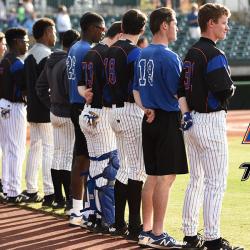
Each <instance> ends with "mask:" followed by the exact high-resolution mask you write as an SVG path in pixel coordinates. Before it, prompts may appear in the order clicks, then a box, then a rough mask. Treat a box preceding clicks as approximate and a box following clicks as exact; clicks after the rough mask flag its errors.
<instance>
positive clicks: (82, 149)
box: [70, 103, 89, 157]
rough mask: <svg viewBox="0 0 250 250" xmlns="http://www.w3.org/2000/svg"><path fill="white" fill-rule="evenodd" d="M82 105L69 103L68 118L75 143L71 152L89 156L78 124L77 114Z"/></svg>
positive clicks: (80, 110) (79, 112) (85, 141)
mask: <svg viewBox="0 0 250 250" xmlns="http://www.w3.org/2000/svg"><path fill="white" fill-rule="evenodd" d="M83 107H84V105H83V104H76V103H74V104H71V110H70V118H71V121H72V123H73V125H74V129H75V144H74V152H73V154H74V156H81V155H84V156H86V157H89V152H88V147H87V140H86V138H85V135H84V134H83V132H82V130H81V127H80V125H79V115H80V114H81V112H82V110H83Z"/></svg>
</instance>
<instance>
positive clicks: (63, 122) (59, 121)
mask: <svg viewBox="0 0 250 250" xmlns="http://www.w3.org/2000/svg"><path fill="white" fill-rule="evenodd" d="M50 120H51V124H52V127H53V138H54V155H53V161H52V167H51V168H52V169H55V170H67V171H71V167H72V159H73V147H74V142H75V133H74V126H73V123H72V122H71V119H70V118H67V117H59V116H56V115H54V114H52V113H50Z"/></svg>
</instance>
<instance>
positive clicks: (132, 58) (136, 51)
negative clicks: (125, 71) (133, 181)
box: [128, 47, 141, 64]
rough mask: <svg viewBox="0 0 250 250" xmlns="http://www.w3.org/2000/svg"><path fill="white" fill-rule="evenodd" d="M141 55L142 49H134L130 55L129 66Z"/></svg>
mask: <svg viewBox="0 0 250 250" xmlns="http://www.w3.org/2000/svg"><path fill="white" fill-rule="evenodd" d="M140 54H141V49H140V48H138V47H135V48H134V49H132V50H131V51H130V52H129V54H128V64H129V63H132V62H134V61H135V60H136V59H137V58H138V57H139V55H140Z"/></svg>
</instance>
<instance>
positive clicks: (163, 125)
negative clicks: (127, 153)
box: [142, 110, 188, 176]
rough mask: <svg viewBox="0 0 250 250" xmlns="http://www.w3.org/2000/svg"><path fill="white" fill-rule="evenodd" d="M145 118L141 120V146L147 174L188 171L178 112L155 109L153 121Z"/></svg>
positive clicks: (169, 173)
mask: <svg viewBox="0 0 250 250" xmlns="http://www.w3.org/2000/svg"><path fill="white" fill-rule="evenodd" d="M146 119H147V118H146V117H145V116H144V118H143V121H142V147H143V155H144V162H145V169H146V173H147V175H157V176H159V175H171V174H186V173H188V164H187V157H186V151H185V146H184V140H183V133H182V131H181V130H180V122H181V119H180V112H166V111H163V110H155V119H154V121H153V122H152V123H147V122H146Z"/></svg>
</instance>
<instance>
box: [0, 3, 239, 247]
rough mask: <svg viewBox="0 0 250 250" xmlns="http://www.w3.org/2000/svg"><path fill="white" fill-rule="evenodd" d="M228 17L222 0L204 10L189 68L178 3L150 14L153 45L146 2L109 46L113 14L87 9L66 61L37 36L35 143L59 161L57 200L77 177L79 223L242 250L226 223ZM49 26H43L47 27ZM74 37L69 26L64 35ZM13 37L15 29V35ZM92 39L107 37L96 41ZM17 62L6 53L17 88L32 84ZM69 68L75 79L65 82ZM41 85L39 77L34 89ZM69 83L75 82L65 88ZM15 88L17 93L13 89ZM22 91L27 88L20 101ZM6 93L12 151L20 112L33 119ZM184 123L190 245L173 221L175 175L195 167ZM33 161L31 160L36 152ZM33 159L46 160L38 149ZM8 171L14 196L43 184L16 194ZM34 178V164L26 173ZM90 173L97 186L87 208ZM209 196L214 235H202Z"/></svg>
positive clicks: (32, 96)
mask: <svg viewBox="0 0 250 250" xmlns="http://www.w3.org/2000/svg"><path fill="white" fill-rule="evenodd" d="M229 17H230V11H229V10H228V9H227V8H226V7H224V6H221V5H218V4H206V5H204V6H202V7H201V8H200V11H199V25H200V27H201V31H202V37H201V39H200V40H199V41H198V42H197V43H196V44H195V45H194V46H192V48H191V49H190V50H189V52H188V54H187V56H186V58H185V61H184V63H183V65H182V62H181V59H180V58H179V57H178V55H176V54H175V53H174V52H172V51H171V50H170V49H169V48H168V44H169V43H170V42H173V41H175V40H176V38H177V30H178V28H177V21H176V17H175V13H174V11H173V10H172V9H169V8H160V9H157V10H155V11H153V12H152V13H151V15H150V21H149V25H150V30H151V32H152V34H153V40H152V43H151V44H150V45H149V46H148V47H147V48H146V49H143V50H142V51H141V50H140V49H139V48H138V47H136V45H135V44H136V42H137V40H138V38H139V36H140V35H141V34H142V33H143V32H144V29H145V25H146V20H147V18H146V15H145V14H143V13H142V12H141V11H139V10H129V11H128V12H126V13H125V14H124V15H123V18H122V23H119V22H118V23H114V24H113V25H112V26H111V27H110V29H109V30H108V32H107V34H106V37H105V38H104V39H103V40H102V42H101V43H98V42H99V41H100V40H101V39H102V38H103V35H104V31H105V23H104V20H103V18H102V17H101V16H100V15H98V14H96V13H92V12H87V13H85V14H84V15H83V16H82V18H81V20H80V26H81V40H80V41H78V42H76V43H75V44H74V45H73V46H72V47H71V48H70V50H69V52H68V55H67V53H64V56H63V60H60V59H59V57H60V56H61V55H60V53H62V51H58V52H54V53H53V54H52V55H51V56H50V58H49V59H48V60H47V62H46V64H45V62H43V60H42V59H44V58H45V57H46V56H44V54H42V53H41V51H40V50H39V46H41V44H40V43H39V40H37V43H36V44H35V45H34V46H33V48H32V49H31V50H30V51H29V52H28V55H27V57H26V59H25V64H24V70H25V81H26V84H27V85H28V90H27V97H28V98H27V111H28V121H29V122H30V126H31V149H30V150H31V152H32V154H33V155H34V154H35V152H36V154H37V155H38V153H39V145H36V144H38V141H39V143H42V144H43V155H44V162H43V166H44V165H46V164H48V165H49V164H51V163H50V162H51V161H52V162H53V163H52V165H50V166H52V167H51V176H52V181H53V185H54V187H53V188H54V190H53V191H52V190H51V191H48V192H47V193H46V191H47V190H49V189H45V182H46V181H48V182H49V172H48V176H47V179H45V178H44V192H45V198H44V199H45V200H44V201H46V198H47V197H52V192H54V195H53V199H54V198H55V201H56V202H57V203H60V202H62V201H63V197H62V192H61V186H62V185H64V189H65V194H66V199H68V198H69V193H70V190H69V189H68V190H67V188H69V185H67V184H69V183H70V178H71V193H72V196H73V208H72V209H71V216H70V224H75V225H77V224H81V226H83V227H88V228H90V229H91V230H93V231H96V230H97V231H98V230H101V231H102V232H103V233H106V232H108V233H111V234H115V235H124V234H125V233H126V238H127V239H129V240H137V239H138V237H139V244H140V245H144V246H150V247H154V248H160V249H169V248H182V247H183V248H190V249H191V248H192V249H243V248H239V247H238V248H236V247H232V246H230V245H229V243H228V242H227V241H226V240H224V239H222V238H221V237H220V231H219V218H220V211H221V204H222V196H223V193H224V190H225V185H226V175H227V142H226V127H225V117H226V115H225V114H226V112H225V111H226V110H227V100H228V98H229V97H230V96H232V95H233V93H234V86H233V83H232V80H231V78H230V73H229V68H228V64H227V60H226V57H225V55H224V53H223V52H222V51H220V50H218V49H217V48H216V42H217V41H218V40H222V39H224V38H225V36H226V33H227V32H228V30H229V28H228V24H227V22H228V18H229ZM46 21H48V20H47V19H46ZM34 27H35V25H34ZM34 27H33V31H34V30H35V28H34ZM41 30H42V28H39V31H40V33H42V32H41ZM45 30H46V31H47V30H48V31H50V33H49V34H48V37H47V40H48V41H51V40H50V39H49V38H51V37H52V36H51V35H52V34H53V35H54V34H55V32H54V26H53V25H52V24H50V25H49V28H47V29H45ZM9 32H10V31H9ZM10 33H11V32H10ZM16 33H17V32H15V34H16ZM33 33H34V32H33ZM45 33H46V32H45ZM43 34H44V33H43ZM74 34H75V33H74ZM12 36H15V35H13V34H12ZM69 36H70V35H69V34H67V35H65V39H66V37H69ZM9 37H10V35H9V33H7V32H6V40H7V43H8V38H9ZM34 37H35V38H36V36H35V35H34ZM19 39H20V40H21V41H23V42H25V41H27V40H26V37H25V35H24V34H22V35H20V37H14V38H12V43H10V44H15V46H14V48H16V47H18V46H20V47H22V46H21V44H19V43H18V42H19ZM75 39H76V40H77V38H76V37H75ZM9 40H11V39H9ZM13 41H15V42H13ZM91 43H98V44H97V45H96V46H95V47H93V48H91ZM10 44H9V43H8V45H10ZM47 45H50V46H51V44H47ZM23 46H24V45H23ZM23 48H24V47H23ZM23 50H24V49H23ZM37 51H39V52H37ZM5 57H7V56H5ZM60 58H62V57H60ZM11 59H12V58H11V57H9V58H7V59H6V60H5V62H6V63H7V64H8V66H9V68H10V72H11V73H14V74H12V75H15V76H18V77H17V79H16V80H15V81H16V82H14V85H16V86H19V87H20V88H22V86H21V85H18V84H17V82H18V81H20V82H22V81H21V77H22V76H21V75H18V73H19V71H20V72H22V71H23V70H22V66H23V65H21V63H20V62H19V60H16V61H18V62H16V61H14V63H13V62H12V61H13V60H12V61H11ZM3 61H4V60H3ZM3 61H2V62H3ZM35 62H36V63H35ZM58 62H60V63H58ZM13 65H14V66H13ZM34 66H36V67H34ZM31 68H32V69H31ZM41 69H43V70H41ZM39 70H40V71H39ZM64 71H65V72H67V74H66V73H63V72H64ZM40 73H41V74H40ZM27 76H29V78H27ZM65 76H67V79H68V81H67V79H63V77H65ZM34 79H35V80H36V81H35V83H34ZM180 79H181V81H180ZM221 79H223V81H222V80H221ZM11 80H12V82H13V81H14V80H13V78H12V79H11ZM31 82H33V86H29V85H31V84H28V83H31ZM180 82H181V84H180ZM56 83H57V84H56ZM62 83H65V84H64V85H63V86H62ZM67 84H68V85H69V88H68V87H67V86H68V85H67ZM68 89H69V91H68ZM21 90H22V89H21ZM21 90H20V91H21ZM6 93H10V94H13V91H12V92H11V91H9V92H7V91H6ZM18 93H19V92H18V91H17V88H16V89H15V95H14V97H15V98H18ZM67 96H69V99H70V104H69V102H68V99H67ZM5 97H8V98H9V96H4V98H3V96H1V98H2V99H1V100H4V102H6V101H7V104H6V103H4V104H5V105H6V106H5V109H4V111H6V110H8V108H9V106H7V105H10V109H11V111H10V112H9V116H8V117H5V119H1V122H3V123H6V124H7V125H6V124H4V125H3V126H2V127H1V128H2V129H5V130H4V133H2V134H3V135H4V140H3V141H4V145H3V152H4V151H5V148H6V143H9V145H10V146H8V150H11V147H12V146H13V140H11V139H13V135H12V136H9V137H8V135H9V134H10V133H11V134H12V133H13V130H17V129H16V128H13V129H12V131H11V132H10V133H9V129H10V128H11V127H12V126H14V127H15V126H16V119H17V118H18V119H20V121H19V123H18V124H19V125H20V124H22V127H23V125H24V123H25V122H24V121H23V120H22V119H23V113H25V112H24V105H23V103H20V100H19V99H17V100H14V101H13V99H11V100H9V99H8V98H5ZM11 97H13V95H12V96H11ZM83 97H84V99H83ZM178 99H179V103H178ZM84 100H85V101H86V104H85V106H84V102H85V101H84ZM39 105H40V106H41V107H40V109H39V108H38V106H39ZM179 106H180V107H181V111H182V114H183V120H182V123H181V120H180V109H179ZM45 108H47V111H48V110H50V117H49V113H48V112H47V113H45V112H43V111H44V110H45ZM32 111H33V112H32ZM18 114H19V115H18ZM21 115H22V116H21ZM12 116H14V117H13V118H12ZM47 119H50V120H51V122H52V125H53V137H54V157H49V155H51V151H52V152H53V146H52V148H49V145H52V143H50V142H49V140H51V138H53V137H52V136H50V135H51V132H50V130H51V127H50V128H49V126H47V125H49V123H48V120H47ZM24 120H25V119H24ZM71 121H72V122H71ZM19 125H18V126H19ZM4 126H5V127H4ZM180 127H181V128H182V130H180ZM183 130H184V131H185V132H184V136H185V142H186V145H187V152H188V156H189V161H190V174H191V177H190V183H189V185H188V188H187V191H186V196H185V201H184V208H183V231H184V234H185V237H184V242H185V243H184V244H183V243H182V244H180V243H178V242H177V241H175V240H174V239H173V238H172V237H171V236H169V235H168V234H167V233H165V232H164V231H163V222H164V217H165V212H166V207H167V204H168V196H169V192H170V188H171V186H172V184H173V182H174V180H175V177H176V175H177V174H185V173H187V172H188V168H187V159H186V153H185V147H184V140H183ZM15 133H16V136H15V137H14V138H15V145H18V144H17V143H16V141H18V140H19V137H22V138H21V139H23V136H21V135H22V134H21V133H20V130H18V132H15ZM10 137H12V138H10ZM48 137H50V138H48ZM34 138H35V139H34ZM7 139H8V141H7ZM21 139H20V141H21ZM22 142H23V141H22ZM73 145H74V156H72V151H73ZM32 147H33V151H32ZM117 149H118V151H117ZM12 152H13V151H11V153H12ZM30 154H31V153H30ZM4 156H5V153H4ZM118 156H119V157H118ZM15 157H17V156H16V155H15ZM72 157H73V164H72V171H71V174H70V170H71V161H70V159H72ZM12 158H13V153H12V156H10V157H8V158H7V161H6V162H5V164H8V167H9V166H10V165H11V162H12V161H13V160H12ZM29 158H31V159H30V161H32V157H29ZM29 158H28V159H29ZM52 158H53V160H52ZM3 159H5V157H4V158H3ZM33 161H34V165H36V164H37V158H35V159H33ZM28 162H29V160H28ZM12 164H13V163H12ZM27 167H28V165H27ZM11 169H12V171H13V167H12V168H10V167H9V170H11ZM30 169H32V168H30ZM145 170H146V171H145ZM48 171H50V168H49V170H48ZM9 173H11V174H10V175H9V176H8V178H9V187H8V191H7V195H8V197H9V199H10V200H11V198H13V199H17V198H18V199H22V198H23V197H25V196H26V198H27V196H28V198H30V197H35V198H36V199H38V198H39V197H38V196H37V188H36V187H35V188H34V189H33V190H32V189H29V188H28V185H27V192H26V193H25V195H19V194H20V192H16V193H15V194H17V196H15V195H13V193H11V191H12V189H11V188H12V186H11V185H12V184H10V180H11V178H13V177H10V176H11V175H12V174H13V172H10V171H9ZM146 174H147V176H146ZM28 175H29V173H27V171H26V179H27V176H28ZM44 176H46V175H44ZM87 176H88V178H86V177H87ZM16 177H19V176H18V175H16ZM33 178H35V176H34V175H33ZM45 180H46V181H45ZM145 180H146V181H145ZM84 181H85V182H87V184H86V185H85V186H86V187H87V189H88V192H86V193H87V196H88V198H87V199H86V200H87V201H86V202H85V209H84V208H83V187H84ZM144 181H145V184H144V186H143V183H144ZM50 183H51V182H50ZM27 184H28V183H27ZM65 187H66V188H65ZM9 190H10V191H9ZM204 196H205V197H206V199H203V198H204ZM13 199H12V200H13ZM23 199H25V198H23ZM48 200H49V199H47V201H48ZM141 200H142V217H143V228H142V227H141V219H140V205H141ZM202 201H203V208H204V238H202V237H200V235H199V234H197V230H198V228H197V227H198V212H199V208H200V205H201V202H202ZM126 202H128V206H129V222H128V226H127V224H126V223H125V220H124V211H125V205H126ZM114 204H115V206H114ZM114 207H115V210H114Z"/></svg>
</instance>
